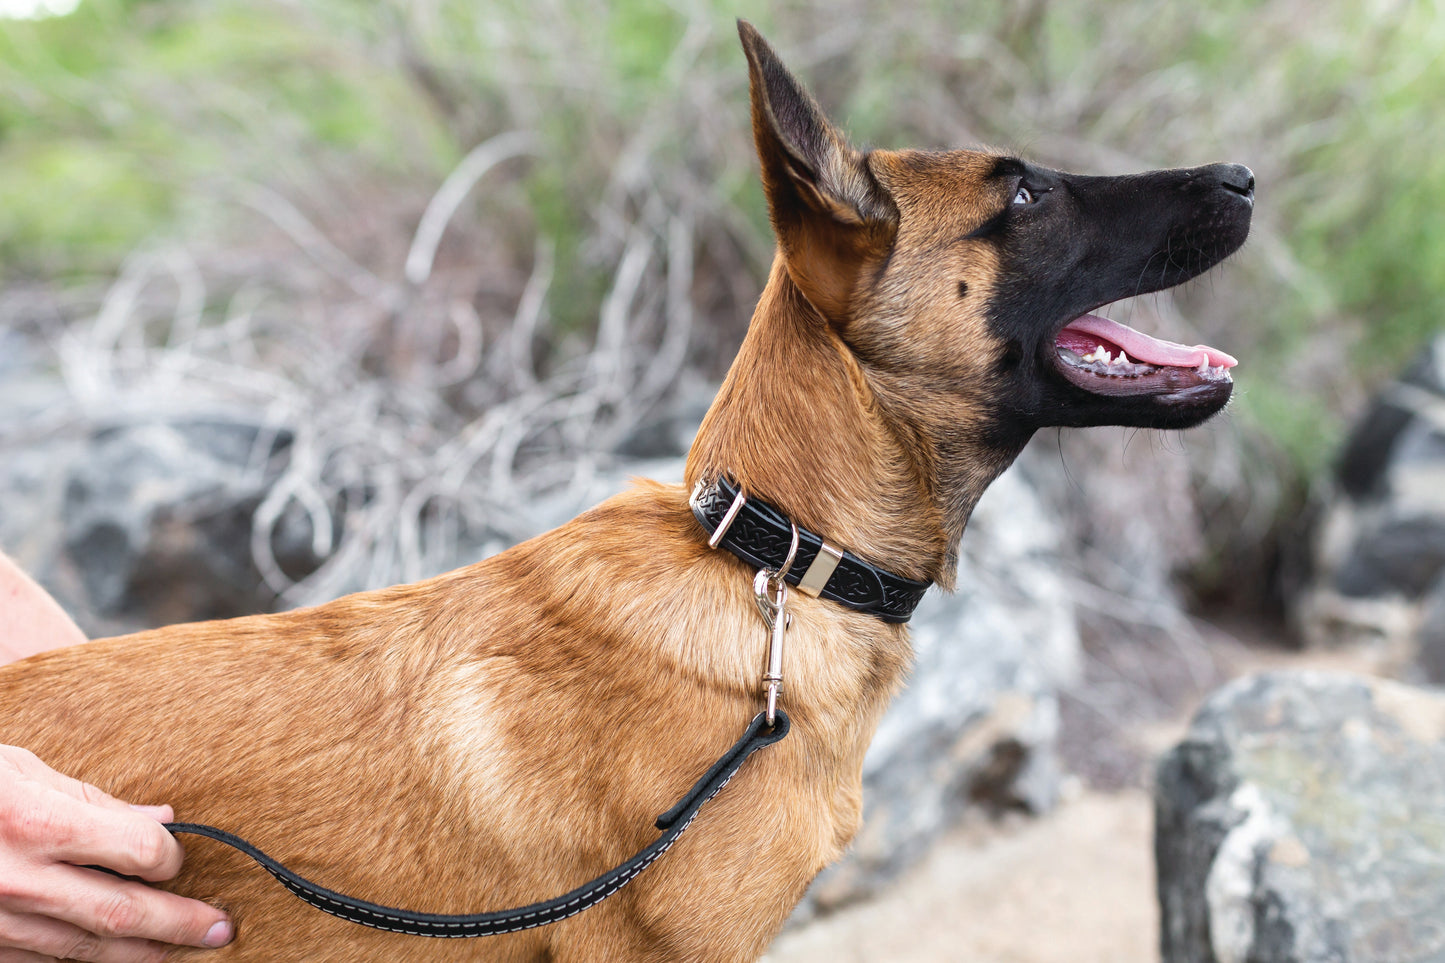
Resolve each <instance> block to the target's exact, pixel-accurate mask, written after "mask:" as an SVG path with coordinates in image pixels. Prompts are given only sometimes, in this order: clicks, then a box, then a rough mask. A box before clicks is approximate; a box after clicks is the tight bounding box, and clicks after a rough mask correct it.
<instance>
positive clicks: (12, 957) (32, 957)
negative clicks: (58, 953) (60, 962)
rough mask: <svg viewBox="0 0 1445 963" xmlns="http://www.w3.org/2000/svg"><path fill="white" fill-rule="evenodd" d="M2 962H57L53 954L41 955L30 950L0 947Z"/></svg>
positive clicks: (0, 960)
mask: <svg viewBox="0 0 1445 963" xmlns="http://www.w3.org/2000/svg"><path fill="white" fill-rule="evenodd" d="M0 963H56V960H55V957H53V956H41V955H40V954H39V953H31V952H30V951H29V950H7V949H4V948H0Z"/></svg>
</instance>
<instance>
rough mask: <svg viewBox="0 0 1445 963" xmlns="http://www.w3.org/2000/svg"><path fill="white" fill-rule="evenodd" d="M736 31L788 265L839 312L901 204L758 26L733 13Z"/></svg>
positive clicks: (878, 254) (889, 234)
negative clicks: (746, 62) (754, 26)
mask: <svg viewBox="0 0 1445 963" xmlns="http://www.w3.org/2000/svg"><path fill="white" fill-rule="evenodd" d="M738 35H739V37H741V38H742V42H743V50H744V52H746V54H747V57H748V74H749V79H750V81H751V90H752V107H753V139H754V140H755V141H756V143H757V150H758V160H759V161H760V162H761V163H762V172H763V190H764V191H765V192H766V194H767V197H768V211H769V213H770V215H771V217H772V222H773V230H774V231H775V232H776V234H777V236H778V244H779V246H780V247H781V248H782V250H783V256H784V258H785V259H786V260H787V264H788V272H789V274H790V275H791V276H792V278H793V281H794V283H796V284H797V285H798V287H799V288H800V289H801V290H802V292H803V294H804V296H805V297H807V298H808V300H809V301H810V302H811V303H812V304H813V306H814V307H816V308H817V309H818V310H819V311H821V312H822V313H823V315H824V316H825V317H828V318H830V319H832V320H840V321H841V320H846V318H847V317H848V307H849V303H850V301H851V296H852V294H853V290H854V287H855V285H856V283H857V280H858V274H859V271H860V270H861V268H862V267H863V266H864V265H865V264H867V263H869V262H870V261H872V260H880V259H882V258H883V257H884V256H885V255H886V254H887V252H888V249H889V248H890V247H891V246H892V244H893V238H894V235H895V233H896V230H897V226H898V209H897V207H896V206H895V205H894V203H893V199H892V198H891V197H890V196H889V195H888V192H887V191H886V190H884V189H883V187H882V186H881V185H880V184H879V183H878V181H877V180H876V179H875V178H874V176H873V173H872V171H871V170H869V168H868V163H867V160H866V158H865V157H864V156H863V155H862V154H861V153H859V152H858V151H856V150H854V149H853V148H852V147H850V146H849V145H848V142H847V141H846V140H845V139H844V138H843V135H842V134H841V133H839V131H838V129H837V128H835V127H834V126H833V125H832V123H830V122H829V120H828V118H827V117H826V116H825V115H824V114H823V111H822V109H820V108H819V107H818V105H817V103H816V102H815V101H814V100H813V98H812V97H811V96H809V95H808V92H807V91H806V90H804V89H803V87H802V85H801V84H799V83H798V81H797V80H796V79H794V78H793V75H792V74H790V73H789V72H788V68H786V67H784V66H783V62H782V61H781V60H779V59H778V55H777V54H776V53H774V52H773V48H772V47H770V46H768V42H767V41H766V40H764V39H763V37H762V34H760V33H758V32H757V30H756V29H754V28H753V25H752V24H750V23H748V22H747V21H746V20H739V21H738Z"/></svg>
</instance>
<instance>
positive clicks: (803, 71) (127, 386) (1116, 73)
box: [0, 0, 1445, 601]
mask: <svg viewBox="0 0 1445 963" xmlns="http://www.w3.org/2000/svg"><path fill="white" fill-rule="evenodd" d="M47 4H48V5H47ZM70 5H71V0H45V2H41V0H3V2H0V12H8V13H7V16H6V18H5V19H0V325H3V326H4V327H5V328H7V329H11V330H14V331H19V332H23V333H26V334H27V335H33V336H35V337H38V338H40V339H42V340H44V341H45V342H46V343H49V344H52V345H55V346H56V348H57V355H56V356H57V357H58V358H59V361H58V365H59V367H60V368H61V369H62V373H63V375H64V377H65V379H66V382H67V384H68V386H69V388H70V390H71V392H72V395H73V396H74V398H76V399H78V400H79V403H80V404H81V405H82V406H84V405H90V406H91V407H92V408H97V407H103V408H104V409H105V410H107V411H110V412H114V411H116V410H118V409H119V408H123V407H124V406H125V405H144V404H146V403H154V402H155V400H156V399H157V398H158V397H160V396H161V395H167V396H169V397H171V398H174V397H177V396H178V395H179V396H183V397H185V398H186V399H187V402H186V403H187V404H192V405H194V406H196V407H203V406H204V405H206V404H208V403H212V402H220V401H224V402H226V403H228V404H241V405H243V406H251V407H253V408H254V409H256V410H257V411H264V412H266V413H268V414H267V416H268V417H274V418H276V419H279V420H281V421H290V422H294V423H303V424H306V425H310V426H311V429H312V431H313V434H314V435H315V436H316V437H317V438H318V439H320V440H319V441H317V442H316V445H315V447H314V449H313V456H312V457H311V460H310V461H311V467H310V468H309V469H307V470H308V471H310V473H311V474H310V476H309V477H311V478H312V479H313V480H318V479H319V480H322V481H324V484H321V482H317V484H315V485H312V486H311V488H309V489H308V488H307V486H306V484H303V483H302V481H298V482H296V483H295V484H292V485H291V486H290V487H289V488H287V487H286V486H282V489H283V495H282V496H279V497H280V499H281V501H285V500H287V499H291V500H295V501H298V502H299V503H301V504H303V505H306V504H313V505H314V504H318V503H320V504H327V503H330V504H334V502H335V499H336V498H342V499H345V498H348V497H351V498H360V499H366V500H373V499H376V498H378V497H379V496H378V495H377V492H378V491H381V492H382V493H383V494H385V492H387V491H391V492H392V493H393V494H392V495H390V496H387V497H389V498H391V505H392V509H393V511H392V513H391V518H392V520H394V518H395V514H396V512H398V511H399V512H401V513H402V514H403V515H406V513H407V512H408V511H409V512H411V515H412V516H414V517H415V519H417V520H418V521H417V522H416V526H422V527H424V524H425V522H426V519H428V518H435V517H437V516H438V513H440V514H442V515H447V514H450V515H452V516H457V515H459V516H461V517H463V519H465V518H466V517H470V516H469V513H471V515H476V514H477V513H478V512H482V511H483V509H484V507H485V506H484V505H483V504H482V503H484V502H487V501H488V500H489V499H490V500H491V501H492V502H495V503H500V502H501V501H504V499H502V496H501V495H498V494H497V492H498V491H505V490H506V489H507V486H508V485H514V486H515V485H517V484H519V481H518V479H519V477H520V476H519V475H518V474H517V472H518V471H520V467H519V466H523V465H525V464H527V458H528V454H529V452H531V453H536V452H542V451H553V452H556V451H567V450H572V451H578V452H583V451H586V450H594V449H596V450H601V449H603V448H607V447H609V446H613V447H615V446H616V445H617V444H618V443H620V441H622V440H623V439H625V437H626V435H627V432H628V431H629V430H630V428H631V427H632V426H633V425H635V424H636V422H637V420H638V419H639V418H641V417H644V416H645V415H646V414H647V413H648V412H650V411H652V410H653V409H654V408H655V407H656V406H657V405H659V404H663V403H665V402H666V401H667V399H670V398H673V397H674V396H675V395H676V394H677V392H678V390H679V386H680V385H681V386H686V385H687V384H691V383H699V382H701V383H706V382H708V381H709V380H710V379H715V378H718V377H720V376H721V374H722V373H723V371H724V370H725V367H726V364H727V362H728V361H729V360H730V358H731V355H732V352H733V350H734V348H735V346H736V344H737V342H738V341H739V340H740V338H741V335H742V331H743V329H744V328H745V325H746V322H747V319H748V317H749V315H750V313H751V308H752V304H753V301H754V299H755V298H756V295H757V292H758V291H759V289H760V287H761V284H762V281H763V279H764V278H765V276H766V270H767V265H768V263H769V261H770V257H771V249H772V243H771V238H770V235H769V232H768V229H767V221H766V212H765V209H764V207H763V202H762V197H761V192H760V189H759V187H758V184H757V178H756V173H755V165H754V160H753V157H752V152H751V140H750V134H749V128H748V119H747V100H746V70H745V67H744V62H743V57H742V54H741V52H740V50H739V49H738V45H737V41H736V35H735V32H734V27H733V19H734V18H735V17H737V16H742V17H746V18H748V19H751V20H752V21H754V22H755V23H756V24H757V25H758V26H759V27H760V29H762V30H763V32H764V33H765V34H766V35H767V36H769V37H770V38H771V39H772V40H773V41H774V43H775V44H776V45H777V46H778V47H779V49H780V51H781V52H782V54H783V55H784V58H785V59H786V60H787V61H788V62H789V63H790V65H791V66H792V67H793V68H794V70H795V71H796V72H797V73H798V74H799V75H800V76H801V77H803V78H804V80H805V81H806V82H807V83H808V84H809V85H810V86H811V87H812V88H813V90H814V92H815V93H816V95H817V96H818V98H819V100H820V101H821V103H822V104H823V105H824V106H825V108H826V109H828V110H829V112H830V113H831V114H832V115H833V116H834V118H835V119H836V120H838V121H839V122H840V124H842V125H843V126H844V127H845V128H846V129H847V130H848V131H850V133H851V134H852V135H853V137H854V138H855V140H856V141H857V142H859V143H862V144H869V145H877V146H932V147H947V146H966V145H976V144H989V145H993V146H995V147H1002V148H1004V149H1010V150H1017V151H1020V152H1023V153H1026V154H1028V155H1030V156H1031V157H1033V158H1034V159H1036V160H1039V161H1041V162H1043V163H1046V164H1049V165H1052V166H1057V167H1062V168H1066V169H1073V170H1082V171H1088V172H1094V173H1115V172H1123V171H1127V170H1137V169H1144V168H1152V167H1166V166H1191V165H1194V164H1200V163H1206V162H1211V161H1216V160H1228V161H1238V162H1242V163H1246V164H1249V165H1250V166H1251V167H1252V168H1254V170H1255V172H1256V174H1257V175H1258V181H1259V195H1258V197H1259V200H1258V213H1257V217H1256V227H1255V229H1254V233H1253V236H1252V238H1251V241H1250V242H1249V244H1248V246H1247V247H1246V248H1245V250H1244V251H1243V252H1242V253H1240V254H1238V255H1236V257H1235V258H1234V259H1233V260H1232V262H1231V263H1230V264H1229V265H1228V266H1226V267H1225V268H1224V269H1222V270H1219V271H1216V272H1213V273H1211V274H1210V275H1209V276H1208V277H1207V278H1206V279H1204V280H1202V281H1199V282H1195V284H1194V285H1193V286H1192V287H1190V288H1188V289H1186V290H1185V291H1184V292H1183V293H1182V294H1179V295H1171V296H1160V297H1168V298H1169V299H1170V300H1169V305H1168V306H1167V310H1163V311H1162V313H1163V314H1164V315H1165V316H1166V320H1167V319H1168V318H1172V319H1173V320H1172V321H1168V320H1167V324H1169V325H1172V327H1166V329H1165V330H1163V331H1156V332H1155V333H1162V334H1167V335H1170V336H1178V337H1192V338H1195V339H1197V340H1203V341H1208V342H1209V343H1212V344H1215V345H1217V346H1219V347H1221V348H1223V349H1225V350H1227V351H1229V352H1230V353H1232V354H1234V355H1236V356H1237V357H1239V358H1240V359H1241V360H1242V364H1241V366H1240V368H1239V370H1238V378H1237V380H1238V382H1239V390H1238V391H1237V392H1236V399H1237V400H1236V403H1235V405H1234V407H1233V408H1232V409H1231V411H1232V415H1231V416H1230V417H1232V418H1233V419H1235V420H1236V421H1238V422H1239V423H1240V424H1241V425H1242V426H1244V428H1245V429H1247V430H1248V431H1249V432H1251V433H1253V434H1255V435H1257V436H1258V437H1259V438H1260V439H1263V441H1262V442H1261V444H1263V445H1264V446H1266V448H1267V449H1268V451H1269V453H1270V455H1269V458H1268V459H1267V460H1268V461H1269V462H1270V464H1271V465H1273V466H1277V470H1278V472H1279V473H1280V474H1281V476H1282V481H1281V484H1282V485H1283V486H1284V487H1285V488H1287V489H1294V490H1303V488H1304V487H1306V486H1307V485H1308V483H1309V481H1310V479H1311V478H1313V477H1316V476H1317V475H1318V474H1319V473H1320V472H1322V471H1323V470H1325V469H1326V468H1327V466H1328V463H1329V459H1330V457H1331V453H1332V452H1333V451H1334V450H1335V447H1336V444H1335V443H1336V441H1337V440H1338V439H1339V438H1340V437H1341V435H1342V433H1343V430H1344V425H1345V424H1346V419H1347V418H1348V416H1349V415H1351V414H1352V413H1354V412H1355V411H1356V410H1357V409H1358V407H1359V405H1360V403H1361V401H1362V399H1363V397H1364V395H1365V393H1366V392H1367V391H1368V390H1369V388H1370V386H1372V385H1374V384H1376V383H1378V382H1379V381H1381V380H1382V379H1383V378H1384V377H1385V376H1386V375H1388V374H1389V373H1391V372H1392V371H1393V370H1395V369H1396V368H1397V367H1398V366H1399V365H1400V364H1401V363H1402V362H1403V361H1404V360H1406V359H1407V357H1408V356H1409V355H1410V354H1411V353H1412V352H1413V351H1415V350H1416V349H1417V348H1418V346H1419V345H1421V344H1422V343H1423V341H1424V340H1425V339H1426V338H1427V337H1428V336H1429V335H1430V334H1431V333H1432V332H1434V331H1436V330H1438V329H1439V327H1440V318H1441V316H1442V310H1445V270H1442V266H1445V231H1442V230H1441V229H1440V227H1439V225H1440V223H1441V219H1440V215H1439V212H1440V211H1441V210H1442V209H1445V123H1442V122H1441V117H1442V116H1445V110H1442V108H1445V102H1442V101H1445V58H1442V57H1441V54H1440V51H1442V50H1445V5H1442V4H1441V3H1440V2H1435V0H1430V2H1408V0H1406V2H1400V0H1370V2H1366V3H1359V2H1355V0H1312V2H1308V3H1306V2H1304V0H1228V2H1220V3H1211V4H1184V3H1179V2H1177V0H1117V2H1108V3H1092V4H1082V3H1071V2H1059V0H1052V2H1051V0H1020V2H1014V3H997V2H973V0H948V2H942V0H908V2H902V3H900V2H895V0H889V2H886V3H885V2H869V0H842V2H829V3H826V4H825V3H820V2H789V3H777V4H769V5H763V4H759V3H757V2H754V0H735V2H734V3H732V4H726V5H724V4H718V3H715V2H711V0H670V2H669V0H617V2H612V3H606V2H599V0H528V2H525V3H521V2H516V0H489V2H475V0H468V2H456V0H415V2H402V0H373V2H369V3H357V2H348V0H208V2H205V3H197V2H179V0H81V2H79V4H78V5H76V6H74V8H73V10H71V11H70V12H68V13H66V14H64V15H61V16H51V15H45V14H46V13H47V12H52V13H53V12H55V11H62V10H65V9H67V8H69V7H70ZM22 14H23V15H24V16H19V15H22ZM1157 300H1158V298H1156V299H1155V301H1156V302H1157ZM1176 302H1177V308H1178V310H1177V311H1175V310H1174V307H1175V306H1176ZM1122 310H1123V312H1124V313H1123V314H1119V315H1117V316H1119V317H1120V318H1121V320H1126V321H1127V320H1129V317H1128V315H1129V314H1131V313H1132V310H1133V309H1132V308H1124V309H1122ZM1151 310H1153V309H1152V308H1151ZM0 348H3V342H0ZM0 363H3V362H0ZM118 399H119V400H118ZM519 422H525V424H526V426H527V427H525V428H523V429H518V428H516V427H515V425H516V424H518V423H519ZM10 430H11V431H12V433H13V431H14V430H16V429H15V426H14V425H13V424H12V425H11V428H10ZM30 430H40V429H39V428H36V427H35V426H34V425H32V426H30ZM301 441H302V442H304V441H305V438H303V439H301ZM298 445H300V442H298ZM302 447H304V446H302ZM298 450H300V449H298ZM293 461H295V462H297V463H300V462H304V461H305V459H300V458H296V459H293ZM296 470H297V471H301V469H300V468H297V469H296ZM388 472H389V473H391V474H387V473H388ZM475 472H481V473H482V474H483V475H484V476H485V478H486V479H487V481H488V484H489V486H490V487H487V488H485V489H477V490H472V489H466V488H465V486H463V485H462V483H461V481H460V479H461V478H463V477H464V476H469V475H470V474H472V473H475ZM303 481H304V479H303ZM524 481H525V484H526V485H528V486H532V487H536V486H541V487H545V482H546V481H547V479H546V478H542V479H541V480H540V481H539V479H538V478H537V477H536V476H531V475H529V476H526V478H525V479H524ZM554 481H555V480H554ZM388 486H390V487H388ZM318 491H319V494H318ZM479 491H480V492H482V493H480V494H478V492H479ZM348 492H349V493H351V494H348ZM357 492H361V494H357ZM308 500H309V501H308ZM439 506H440V507H439ZM263 509H265V510H263V512H262V515H266V513H267V511H269V512H270V515H269V516H268V517H270V518H272V519H274V518H275V517H277V516H279V514H280V512H281V507H280V506H279V505H271V506H269V507H268V506H263ZM317 518H319V516H317V515H316V513H314V512H313V530H314V534H316V536H317V538H318V546H319V547H321V548H325V547H327V546H325V545H321V544H320V542H322V541H325V539H322V538H321V531H320V530H321V528H323V527H325V526H324V525H323V521H324V520H317ZM487 524H489V525H492V526H493V527H496V526H497V525H499V524H500V523H498V522H496V521H495V519H493V520H491V521H488V523H487ZM416 526H414V527H416ZM327 537H328V538H332V537H335V538H339V536H332V535H328V536H327ZM376 537H377V538H381V537H382V536H381V535H379V534H378V535H376ZM424 542H425V539H420V538H419V539H416V540H414V544H413V545H412V548H411V549H410V550H408V549H407V547H406V546H405V545H402V546H400V547H397V548H396V549H395V550H396V552H397V553H399V554H400V555H401V556H403V557H404V558H405V557H408V556H417V555H418V552H420V548H418V546H421V545H423V543H424ZM319 554H324V553H319ZM425 567H426V566H425V564H423V563H422V562H421V561H419V560H418V559H417V558H415V557H413V558H412V559H411V563H410V564H408V565H402V566H401V567H400V569H399V570H398V574H400V575H402V576H407V575H413V576H414V575H416V574H418V573H419V572H420V571H422V570H424V569H425ZM269 574H270V576H271V577H270V579H269V581H271V582H272V583H273V587H275V588H276V589H277V590H278V591H280V590H281V589H283V588H285V587H286V586H288V585H290V584H291V582H290V579H289V577H288V576H287V575H286V574H285V573H283V572H280V571H272V572H271V573H269ZM342 584H343V583H342V582H341V581H334V582H331V583H327V584H320V583H317V584H314V585H313V586H312V588H313V589H314V593H315V594H317V595H320V594H325V593H326V591H327V590H328V588H329V589H335V588H337V587H339V586H341V585H342ZM307 597H309V596H306V595H305V594H302V595H297V596H295V597H294V598H293V601H297V600H304V599H305V598H307Z"/></svg>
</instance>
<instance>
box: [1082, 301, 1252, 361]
mask: <svg viewBox="0 0 1445 963" xmlns="http://www.w3.org/2000/svg"><path fill="white" fill-rule="evenodd" d="M1070 332H1073V333H1075V334H1077V335H1085V336H1092V337H1094V338H1097V339H1099V340H1101V341H1107V342H1109V343H1110V344H1113V345H1117V346H1118V347H1120V348H1123V349H1124V353H1125V354H1127V355H1128V356H1129V359H1130V360H1131V361H1142V362H1144V363H1145V364H1154V365H1159V366H1161V367H1171V368H1197V367H1199V366H1200V365H1202V364H1204V363H1205V362H1208V363H1209V364H1211V365H1214V366H1216V367H1219V366H1222V367H1225V368H1233V367H1234V366H1235V365H1237V364H1239V362H1238V361H1236V360H1235V359H1234V358H1231V357H1230V356H1229V355H1227V354H1225V353H1224V352H1223V351H1220V350H1218V349H1217V348H1211V347H1209V346H1208V345H1204V344H1196V345H1195V346H1194V347H1192V348H1187V347H1185V346H1184V345H1182V344H1175V343H1174V342H1173V341H1160V340H1159V339H1157V338H1151V337H1149V336H1148V335H1147V334H1142V333H1140V332H1138V331H1135V330H1134V329H1133V328H1129V327H1125V326H1124V325H1122V324H1120V323H1119V322H1117V321H1110V320H1109V319H1108V318H1101V317H1099V316H1098V315H1097V314H1086V315H1084V316H1083V317H1082V318H1075V319H1074V320H1073V321H1070V322H1069V323H1068V325H1066V326H1065V327H1064V330H1063V331H1062V332H1060V341H1061V342H1062V341H1063V340H1065V338H1064V336H1065V335H1067V334H1068V333H1070Z"/></svg>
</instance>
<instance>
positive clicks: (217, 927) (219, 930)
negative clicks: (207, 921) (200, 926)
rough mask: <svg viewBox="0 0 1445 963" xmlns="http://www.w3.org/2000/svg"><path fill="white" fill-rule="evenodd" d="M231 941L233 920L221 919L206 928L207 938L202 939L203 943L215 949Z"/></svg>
mask: <svg viewBox="0 0 1445 963" xmlns="http://www.w3.org/2000/svg"><path fill="white" fill-rule="evenodd" d="M229 942H231V921H230V920H221V921H220V922H219V923H216V924H214V925H213V926H212V927H211V928H210V929H208V930H206V938H205V939H203V940H201V945H202V946H206V947H210V948H211V949H215V948H216V947H218V946H225V945H226V944H227V943H229Z"/></svg>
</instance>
